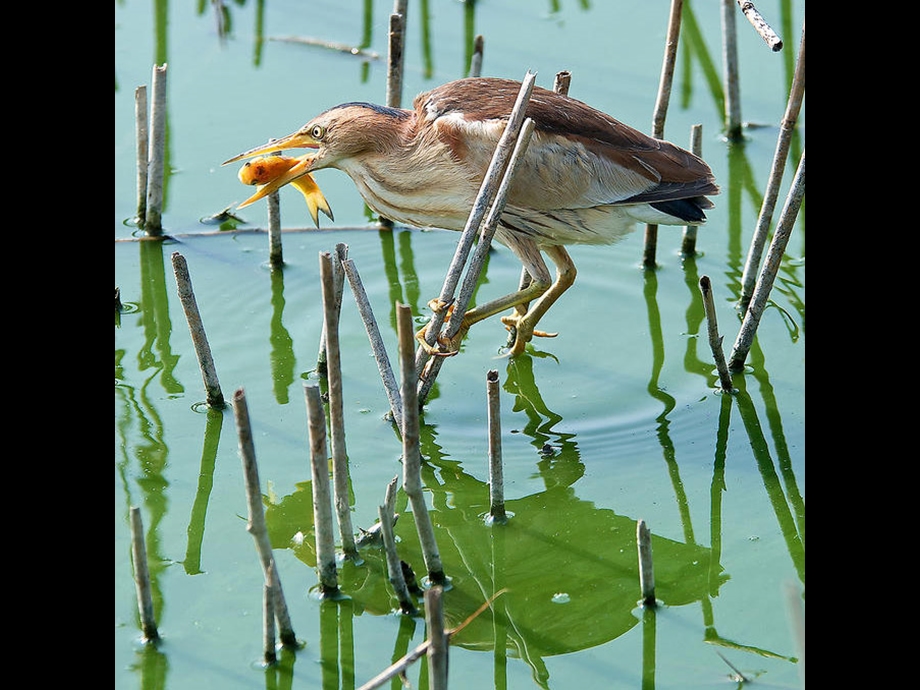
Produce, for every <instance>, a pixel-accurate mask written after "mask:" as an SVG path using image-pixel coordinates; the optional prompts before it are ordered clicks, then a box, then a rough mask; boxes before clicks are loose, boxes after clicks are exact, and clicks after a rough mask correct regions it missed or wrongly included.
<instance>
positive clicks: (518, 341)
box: [501, 312, 559, 356]
mask: <svg viewBox="0 0 920 690" xmlns="http://www.w3.org/2000/svg"><path fill="white" fill-rule="evenodd" d="M525 317H526V314H520V313H518V312H514V313H513V314H510V315H509V316H503V317H501V321H502V323H503V324H505V328H507V329H508V331H509V333H510V335H509V337H508V345H507V347H508V348H509V349H508V354H510V355H512V356H514V355H519V354H521V353H522V352H524V348H526V347H527V343H529V342H530V341H531V340H532V339H533V338H534V337H537V338H555V337H556V336H557V335H559V334H558V333H548V332H546V331H538V330H535V329H534V328H533V327H531V326H530V325H529V324H528V321H527V319H526V318H525Z"/></svg>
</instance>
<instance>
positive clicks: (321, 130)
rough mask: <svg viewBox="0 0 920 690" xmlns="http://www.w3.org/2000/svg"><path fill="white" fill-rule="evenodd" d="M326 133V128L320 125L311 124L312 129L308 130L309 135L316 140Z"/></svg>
mask: <svg viewBox="0 0 920 690" xmlns="http://www.w3.org/2000/svg"><path fill="white" fill-rule="evenodd" d="M325 135H326V128H325V127H323V126H322V125H313V129H311V130H310V136H312V137H313V138H314V139H316V140H320V139H322V138H323V137H324V136H325Z"/></svg>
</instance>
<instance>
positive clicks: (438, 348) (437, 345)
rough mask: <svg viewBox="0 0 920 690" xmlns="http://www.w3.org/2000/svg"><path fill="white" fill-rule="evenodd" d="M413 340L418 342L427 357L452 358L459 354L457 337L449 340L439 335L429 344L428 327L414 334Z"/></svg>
mask: <svg viewBox="0 0 920 690" xmlns="http://www.w3.org/2000/svg"><path fill="white" fill-rule="evenodd" d="M429 325H430V324H429ZM415 339H416V340H417V341H418V343H419V345H420V346H421V348H422V349H423V350H424V351H425V352H427V353H428V356H429V357H453V356H454V355H455V354H457V353H458V352H460V339H459V338H458V337H454V338H453V339H451V338H448V337H446V336H443V335H439V336H438V337H437V338H436V339H435V342H434V344H433V345H432V344H431V343H429V342H428V326H425V327H424V328H423V329H421V330H420V331H418V332H417V333H416V334H415Z"/></svg>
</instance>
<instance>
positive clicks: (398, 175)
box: [337, 132, 481, 230]
mask: <svg viewBox="0 0 920 690" xmlns="http://www.w3.org/2000/svg"><path fill="white" fill-rule="evenodd" d="M337 167H339V168H340V169H341V170H342V171H344V172H345V173H347V174H348V175H349V176H350V177H351V178H352V180H354V182H355V184H356V185H357V187H358V191H359V192H360V194H361V196H362V197H363V198H364V201H365V202H366V203H367V205H368V206H370V207H371V209H373V210H374V211H375V212H377V213H379V214H380V215H382V216H384V217H386V218H389V219H391V220H394V221H397V222H401V223H406V224H409V225H415V226H419V227H441V228H446V229H452V230H462V229H463V226H464V224H465V222H466V218H467V216H468V214H469V211H470V208H471V207H472V205H473V202H474V201H475V196H476V191H477V190H478V187H479V184H480V182H481V178H480V179H474V177H471V176H470V174H469V173H468V172H466V171H465V170H464V169H463V168H462V167H461V166H460V165H459V164H458V163H457V161H456V160H455V159H454V157H453V155H452V151H451V149H450V147H449V146H447V145H445V144H444V143H443V142H441V141H440V140H438V139H437V138H435V137H430V136H425V135H418V134H416V133H415V132H410V133H407V136H405V137H401V138H399V139H398V140H396V141H395V142H394V143H393V144H392V145H391V146H388V147H386V148H385V149H382V150H376V151H372V152H367V153H365V154H364V155H362V156H360V157H353V158H349V159H347V160H344V161H340V162H339V164H338V166H337ZM434 171H437V173H435V172H434Z"/></svg>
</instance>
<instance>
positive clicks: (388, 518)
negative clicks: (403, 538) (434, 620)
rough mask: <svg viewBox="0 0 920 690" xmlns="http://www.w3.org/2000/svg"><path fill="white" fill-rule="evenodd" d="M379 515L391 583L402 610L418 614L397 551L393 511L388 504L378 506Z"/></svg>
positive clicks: (411, 614) (413, 614) (406, 612)
mask: <svg viewBox="0 0 920 690" xmlns="http://www.w3.org/2000/svg"><path fill="white" fill-rule="evenodd" d="M377 515H378V516H379V519H380V533H381V534H382V535H383V552H384V553H385V554H386V559H387V573H388V574H389V577H390V584H391V585H393V591H394V592H395V593H396V599H397V601H399V608H400V610H401V611H402V612H403V613H405V614H408V615H410V616H415V615H417V614H418V609H416V608H415V602H414V601H412V595H411V594H409V588H408V587H407V586H406V578H405V576H404V575H403V570H402V563H400V561H399V555H398V554H397V553H396V536H395V534H394V532H393V511H392V510H390V509H388V508H387V506H386V505H382V506H377Z"/></svg>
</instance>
